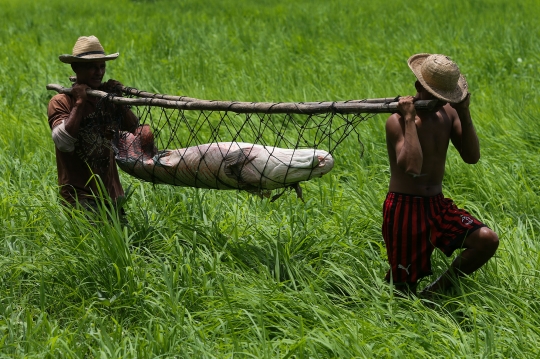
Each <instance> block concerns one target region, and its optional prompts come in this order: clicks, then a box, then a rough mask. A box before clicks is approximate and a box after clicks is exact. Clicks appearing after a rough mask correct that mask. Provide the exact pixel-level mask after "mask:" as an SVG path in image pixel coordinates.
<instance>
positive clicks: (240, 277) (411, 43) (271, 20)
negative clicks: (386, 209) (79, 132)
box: [0, 0, 540, 358]
mask: <svg viewBox="0 0 540 359" xmlns="http://www.w3.org/2000/svg"><path fill="white" fill-rule="evenodd" d="M0 18H1V19H2V26H1V27H0V46H1V48H2V53H1V54H0V123H1V124H2V130H1V131H0V174H1V176H0V355H1V356H2V357H9V358H13V357H15V358H23V357H24V358H79V357H80V358H83V357H91V358H155V357H163V358H167V357H180V358H353V357H355V358H372V357H376V358H453V357H460V358H465V357H467V358H537V357H539V356H540V349H539V347H538V342H539V341H540V329H539V328H540V304H539V303H540V302H539V301H538V298H539V297H540V289H539V288H540V271H539V270H540V166H539V164H540V151H539V146H540V135H539V133H540V126H539V124H538V119H539V118H538V114H539V110H538V109H539V108H540V103H539V97H538V93H539V91H540V81H539V78H540V77H539V73H540V40H539V39H540V23H539V22H538V19H539V18H540V5H539V4H538V2H537V1H535V0H524V1H520V2H511V1H506V0H478V1H462V0H459V1H455V0H454V1H450V0H441V1H430V2H422V1H412V0H405V1H403V0H399V1H398V0H388V1H371V2H369V1H362V2H358V1H352V0H345V1H340V2H337V1H324V0H320V1H319V0H309V1H308V0H304V1H279V0H260V1H217V0H210V1H205V2H201V1H195V0H186V1H164V0H156V1H151V0H147V1H142V0H139V1H135V0H133V1H127V0H119V1H110V2H109V1H88V2H81V1H77V2H73V1H71V2H70V1H67V2H66V1H58V0H51V1H47V2H44V1H40V2H37V1H30V0H1V1H0ZM92 34H93V35H96V36H97V37H98V38H99V39H100V40H101V42H102V43H103V45H104V47H105V49H106V51H108V52H116V51H119V52H120V57H119V58H118V60H116V61H114V62H110V63H109V64H108V73H107V75H106V77H107V78H114V79H117V80H119V81H121V82H122V83H124V84H125V85H128V86H133V87H137V88H139V89H142V90H147V91H154V92H161V93H167V94H183V95H187V96H191V97H197V98H204V99H222V100H241V101H275V102H277V101H317V100H346V99H359V98H373V97H385V96H396V95H398V94H399V95H405V94H412V92H413V91H414V87H413V81H414V77H413V75H412V73H411V72H410V71H409V69H408V67H407V64H406V59H407V58H408V57H409V56H410V55H411V54H414V53H417V52H430V53H444V54H448V55H450V56H451V57H453V59H454V60H455V61H456V62H457V63H458V64H459V65H460V67H461V68H462V70H463V72H464V73H465V75H466V77H467V79H468V81H469V85H470V90H471V93H472V99H471V104H472V105H471V111H472V114H473V118H474V120H475V125H476V128H477V131H478V133H479V136H480V141H481V146H482V159H481V161H480V163H478V164H477V165H474V166H468V165H466V164H464V163H463V162H462V161H461V160H460V159H459V156H458V155H457V152H456V151H455V150H451V151H450V153H449V159H448V167H447V174H446V177H445V194H446V195H447V196H450V197H453V198H454V199H455V201H456V202H457V203H458V204H459V205H461V206H465V207H466V208H468V209H469V210H470V211H471V212H472V213H473V214H475V215H476V216H478V217H479V218H480V219H482V220H483V221H485V223H486V224H488V225H489V226H490V227H491V228H492V229H494V230H495V231H496V232H497V233H498V234H499V236H500V238H501V245H500V247H499V250H498V252H497V255H496V258H494V259H493V260H491V261H490V262H489V263H488V264H487V265H486V266H485V267H484V268H482V269H481V270H480V271H478V272H477V273H475V274H474V275H472V276H470V277H469V278H466V279H464V280H462V281H461V282H460V287H459V288H458V289H457V290H456V292H455V293H454V294H453V295H452V296H449V297H448V298H445V299H441V300H438V301H436V302H435V305H434V306H426V305H425V303H424V302H422V301H420V300H418V299H414V298H413V299H402V298H399V297H395V296H394V295H393V292H392V290H391V287H390V286H389V285H388V284H386V283H385V282H384V281H383V276H384V273H385V272H386V270H387V268H388V265H387V262H386V253H385V249H384V245H383V242H382V238H381V234H380V224H381V205H382V202H383V200H384V196H385V194H386V191H387V180H388V166H387V162H386V149H385V142H384V120H385V117H386V116H384V115H378V116H376V117H374V118H372V119H370V120H369V121H367V122H364V123H362V124H360V125H359V127H358V130H359V132H360V134H361V140H362V143H363V144H364V146H365V151H364V155H363V156H362V157H361V156H360V153H361V147H360V146H359V144H358V142H357V141H358V140H357V138H356V136H351V137H350V138H348V139H347V141H345V142H344V143H342V144H341V145H340V147H339V149H338V151H337V153H336V154H335V160H336V167H335V168H334V170H333V171H332V172H330V173H329V174H328V175H326V176H325V177H323V178H321V179H317V180H313V181H310V182H308V183H305V184H303V188H304V197H305V199H306V203H302V202H301V201H299V200H297V199H296V198H295V196H294V195H293V194H286V195H284V196H283V197H282V198H280V199H279V200H278V202H275V203H270V202H269V201H268V200H260V199H258V198H256V197H253V196H250V195H248V194H246V193H238V192H234V191H208V190H196V189H191V188H174V187H168V186H152V185H150V184H146V183H141V182H139V181H137V180H135V179H133V178H130V177H128V176H127V175H125V174H122V180H123V183H124V184H125V188H127V187H129V186H131V191H132V196H131V198H130V200H129V202H128V204H127V207H128V208H127V209H128V211H129V221H130V223H131V227H130V228H122V227H121V226H120V225H119V224H118V223H116V222H115V223H111V224H109V223H107V224H100V225H94V224H92V223H90V222H89V221H88V220H87V219H85V218H84V217H81V216H80V215H79V214H77V213H74V214H69V213H66V212H65V211H62V209H61V206H60V205H59V204H58V201H57V194H56V193H57V187H56V166H55V159H54V147H53V143H52V141H51V139H50V129H49V128H48V125H47V118H46V106H47V103H48V100H49V98H50V97H51V96H52V95H53V93H51V92H49V91H47V90H46V89H45V85H46V84H48V83H59V84H63V85H67V84H68V76H69V75H71V69H70V68H69V66H68V65H65V64H62V63H61V62H60V61H58V55H60V54H64V53H70V52H71V48H72V46H73V44H74V42H75V40H76V38H77V37H78V36H79V35H92ZM353 137H354V138H353ZM447 264H448V259H447V258H446V257H444V256H443V255H440V254H436V255H435V258H434V272H435V274H434V277H435V276H436V275H440V274H441V273H442V272H443V270H444V269H445V267H446V266H447ZM431 279H433V278H431Z"/></svg>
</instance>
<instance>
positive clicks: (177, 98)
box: [69, 76, 400, 105]
mask: <svg viewBox="0 0 540 359" xmlns="http://www.w3.org/2000/svg"><path fill="white" fill-rule="evenodd" d="M69 80H70V81H71V82H75V81H77V78H76V77H75V76H70V77H69ZM121 90H122V92H123V93H125V94H126V95H132V96H137V97H143V98H158V99H163V100H170V101H185V102H190V101H204V100H201V99H198V98H194V97H188V96H173V95H166V94H160V93H153V92H148V91H142V90H139V89H136V88H134V87H127V86H122V88H121ZM399 98H400V96H396V97H382V98H371V99H364V100H349V101H343V102H346V103H392V102H397V101H398V100H399ZM320 103H321V102H302V104H305V105H317V104H320Z"/></svg>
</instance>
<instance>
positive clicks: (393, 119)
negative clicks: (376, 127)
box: [386, 112, 402, 131]
mask: <svg viewBox="0 0 540 359" xmlns="http://www.w3.org/2000/svg"><path fill="white" fill-rule="evenodd" d="M401 119H402V116H401V114H400V113H399V112H397V113H393V114H392V115H390V116H389V117H388V118H387V119H386V130H387V131H388V130H392V129H396V128H398V127H401V124H400V122H401Z"/></svg>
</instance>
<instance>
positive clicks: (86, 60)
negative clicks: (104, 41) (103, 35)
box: [59, 35, 118, 89]
mask: <svg viewBox="0 0 540 359" xmlns="http://www.w3.org/2000/svg"><path fill="white" fill-rule="evenodd" d="M117 57H118V53H114V54H110V55H106V54H105V50H104V49H103V46H101V44H100V42H99V40H98V38H97V37H95V36H93V35H92V36H81V37H79V38H78V39H77V42H75V46H73V51H72V54H71V55H60V56H59V59H60V61H62V62H63V63H66V64H71V68H72V69H73V71H74V72H75V73H76V74H77V83H79V84H86V85H88V86H90V87H91V88H94V89H97V88H98V87H99V86H100V85H101V81H102V80H103V76H104V75H105V68H106V65H105V61H110V60H114V59H116V58H117Z"/></svg>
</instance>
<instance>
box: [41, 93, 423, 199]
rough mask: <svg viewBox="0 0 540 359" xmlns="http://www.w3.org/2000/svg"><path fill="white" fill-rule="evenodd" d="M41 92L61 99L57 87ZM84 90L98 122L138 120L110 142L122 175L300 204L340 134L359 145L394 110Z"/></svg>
mask: <svg viewBox="0 0 540 359" xmlns="http://www.w3.org/2000/svg"><path fill="white" fill-rule="evenodd" d="M47 88H48V89H52V90H56V91H57V92H60V93H69V89H66V88H63V87H61V86H59V85H48V86H47ZM87 92H88V94H90V95H92V96H98V97H101V99H100V100H99V102H98V105H97V110H96V113H97V114H98V116H96V118H100V119H101V121H104V122H107V121H109V122H110V121H117V122H119V121H121V118H122V113H123V111H125V109H126V108H131V111H133V113H135V115H136V116H137V117H138V118H139V124H140V126H139V127H138V128H137V129H136V130H135V131H134V132H133V133H130V132H122V131H119V132H118V133H117V134H116V135H115V138H114V140H113V143H114V146H115V149H116V162H117V164H118V166H119V167H120V168H121V169H122V170H123V171H125V172H126V173H128V174H130V175H132V176H134V177H137V178H139V179H141V180H144V181H148V182H151V183H155V184H170V185H175V186H186V187H197V188H209V189H237V190H246V191H249V192H251V193H256V194H258V195H264V196H268V195H270V193H271V191H272V190H275V189H280V188H294V189H295V190H296V192H297V194H298V196H299V197H300V198H301V189H300V187H299V183H300V182H302V181H307V180H309V179H311V178H315V177H321V176H322V175H324V174H326V173H328V171H330V170H331V169H332V167H333V165H334V159H333V157H332V154H333V153H334V151H335V149H336V147H337V146H339V145H340V144H341V143H342V142H343V141H344V140H345V139H346V138H347V137H348V136H350V135H351V134H355V135H356V136H357V138H358V143H359V145H360V146H362V143H361V141H360V134H359V132H358V131H357V126H358V124H359V123H361V122H362V121H365V120H367V119H368V118H370V117H372V116H374V115H375V114H376V113H381V112H395V111H396V102H395V101H396V98H383V99H371V100H370V99H366V100H354V101H341V102H309V103H257V102H252V103H248V102H234V101H207V100H199V99H195V98H189V97H185V96H170V95H162V94H153V93H149V92H144V91H139V90H137V89H134V88H128V87H124V88H122V92H123V94H124V96H125V97H122V96H118V95H115V94H109V93H105V92H101V91H96V90H87ZM419 105H420V106H427V107H429V106H433V103H428V102H427V101H426V103H425V104H423V103H417V104H416V106H417V107H419ZM98 122H99V121H98ZM362 148H363V146H362ZM278 196H279V195H278ZM275 197H276V198H277V196H275Z"/></svg>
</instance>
